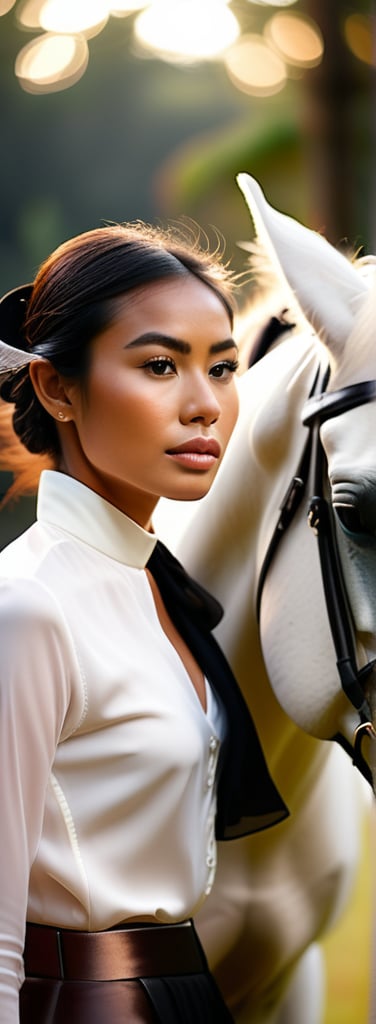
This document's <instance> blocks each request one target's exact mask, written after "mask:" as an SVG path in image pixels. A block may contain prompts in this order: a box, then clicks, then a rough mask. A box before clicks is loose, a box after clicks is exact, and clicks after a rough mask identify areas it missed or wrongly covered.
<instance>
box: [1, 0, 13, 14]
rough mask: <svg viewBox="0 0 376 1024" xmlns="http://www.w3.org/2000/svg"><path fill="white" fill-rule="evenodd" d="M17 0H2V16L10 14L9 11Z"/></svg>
mask: <svg viewBox="0 0 376 1024" xmlns="http://www.w3.org/2000/svg"><path fill="white" fill-rule="evenodd" d="M15 2H16V0H0V17H1V15H2V14H8V11H11V10H12V7H14V5H15Z"/></svg>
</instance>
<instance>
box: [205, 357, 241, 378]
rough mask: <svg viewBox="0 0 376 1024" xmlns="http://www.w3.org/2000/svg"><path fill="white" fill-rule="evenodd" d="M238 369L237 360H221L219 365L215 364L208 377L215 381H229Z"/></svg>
mask: <svg viewBox="0 0 376 1024" xmlns="http://www.w3.org/2000/svg"><path fill="white" fill-rule="evenodd" d="M238 367H239V363H238V360H237V359H223V360H222V361H221V362H220V363H216V364H215V366H212V368H211V370H210V376H211V377H214V378H215V379H216V380H229V379H230V377H231V375H232V374H233V373H235V372H236V370H237V369H238Z"/></svg>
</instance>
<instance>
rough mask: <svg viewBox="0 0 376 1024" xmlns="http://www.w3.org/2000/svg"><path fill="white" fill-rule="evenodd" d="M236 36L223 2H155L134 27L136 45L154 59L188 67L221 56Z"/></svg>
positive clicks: (234, 24) (232, 18) (236, 26)
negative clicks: (146, 50) (156, 55)
mask: <svg viewBox="0 0 376 1024" xmlns="http://www.w3.org/2000/svg"><path fill="white" fill-rule="evenodd" d="M239 32H240V26H239V23H238V21H237V19H236V18H235V15H234V14H233V13H232V11H230V10H229V8H228V7H227V0H206V2H205V3H203V2H202V0H155V2H154V3H153V4H152V5H151V6H149V7H148V8H146V10H144V11H143V12H142V14H140V15H139V16H138V18H137V19H136V23H135V35H136V38H137V40H138V42H139V43H141V44H142V46H143V47H145V48H146V49H148V50H152V51H153V53H154V55H155V52H156V51H157V53H158V56H160V57H162V58H164V59H166V60H173V61H182V62H190V63H191V62H194V61H197V60H209V59H211V58H214V57H216V56H217V55H219V54H221V53H223V51H224V50H225V49H226V48H227V47H228V46H230V45H231V44H232V43H233V42H234V40H235V39H237V37H238V35H239Z"/></svg>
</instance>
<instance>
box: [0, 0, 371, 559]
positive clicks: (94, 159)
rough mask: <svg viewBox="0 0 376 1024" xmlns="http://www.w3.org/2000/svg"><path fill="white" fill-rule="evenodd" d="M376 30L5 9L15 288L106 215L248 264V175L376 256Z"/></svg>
mask: <svg viewBox="0 0 376 1024" xmlns="http://www.w3.org/2000/svg"><path fill="white" fill-rule="evenodd" d="M374 29H375V19H374V9H373V3H372V0H275V2H274V3H273V4H271V3H268V2H265V0H149V2H148V3H145V0H0V103H1V144H0V196H1V203H0V294H3V293H5V292H6V291H8V290H9V289H10V288H13V287H15V286H16V285H19V284H22V283H24V282H26V281H29V280H31V279H32V278H33V277H34V275H35V272H36V270H37V267H38V265H39V263H40V262H41V260H43V259H44V257H45V256H46V255H47V254H48V253H49V252H50V251H51V250H52V249H53V248H55V246H57V245H58V244H59V243H60V242H62V241H63V239H65V238H68V237H70V236H71V235H74V234H76V233H79V232H80V231H84V230H86V229H88V228H92V227H96V226H98V225H99V224H101V223H104V222H106V221H108V220H110V221H111V220H115V221H119V220H120V221H122V220H133V219H137V218H141V219H144V220H151V221H155V220H161V221H162V222H163V223H164V222H166V221H168V220H171V219H176V218H180V217H182V216H185V217H190V218H193V219H195V220H196V221H198V222H199V224H200V225H201V226H202V227H203V228H204V229H206V230H207V231H208V233H209V236H211V232H212V226H213V225H214V227H215V228H216V229H217V230H218V231H219V232H220V233H221V235H222V236H223V237H224V239H225V243H226V250H225V255H226V257H227V258H228V259H230V260H231V262H232V266H233V267H234V269H235V270H242V269H245V267H246V256H245V253H244V250H242V249H241V248H240V247H239V246H238V242H239V241H242V240H247V239H249V238H250V233H251V227H250V221H249V216H248V213H247V209H246V206H245V203H244V200H243V198H242V196H241V194H240V192H239V190H238V188H237V186H236V184H235V176H236V174H237V173H239V172H240V171H248V172H250V173H251V174H253V175H254V176H255V177H256V178H258V179H259V180H260V182H261V183H262V186H263V188H264V190H265V192H266V195H267V198H268V199H269V201H270V202H271V203H272V204H273V205H275V206H276V207H278V208H279V209H281V210H283V211H284V212H286V213H290V214H291V215H292V216H294V217H297V218H298V219H300V220H302V221H303V222H304V223H305V224H307V225H309V226H310V227H313V228H315V229H317V230H319V231H322V232H323V233H324V234H325V235H326V237H327V238H328V239H329V240H330V241H331V242H332V243H333V244H334V245H338V246H340V247H343V248H344V249H346V251H348V249H349V248H350V249H351V250H356V251H358V252H360V253H362V252H370V251H371V252H376V189H375V187H374V184H373V179H374V170H375V136H376V116H375V98H376V88H375V52H376V41H375V31H374ZM249 290H250V285H249V284H248V285H247V286H245V288H244V292H243V294H244V298H245V299H248V298H249ZM241 301H242V293H240V303H241ZM7 485H8V478H7V477H4V476H3V475H1V474H0V495H1V493H4V490H5V489H6V487H7ZM33 511H34V506H33V503H32V502H30V501H28V500H26V502H25V503H24V502H21V503H18V505H16V506H13V508H12V510H8V511H5V510H4V511H3V512H2V513H1V515H0V546H2V545H3V544H4V543H6V542H7V541H8V540H9V539H11V537H12V536H13V535H14V533H15V532H18V530H19V529H20V527H21V526H22V525H23V524H24V522H25V518H26V519H28V517H29V516H30V515H31V516H32V515H33Z"/></svg>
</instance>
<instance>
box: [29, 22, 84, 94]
mask: <svg viewBox="0 0 376 1024" xmlns="http://www.w3.org/2000/svg"><path fill="white" fill-rule="evenodd" d="M88 57H89V52H88V45H87V42H86V39H85V37H84V36H73V35H60V34H59V35H54V34H53V33H46V34H45V35H43V36H39V37H38V38H37V39H32V40H31V42H30V43H27V45H26V46H24V47H23V49H22V50H20V53H19V54H18V55H17V58H16V63H15V73H16V76H17V78H18V79H19V82H20V85H21V86H22V88H23V89H24V90H25V92H31V93H41V92H57V91H60V90H61V89H67V88H68V86H71V85H74V84H75V82H77V81H78V79H79V78H81V75H83V74H84V72H85V71H86V67H87V62H88Z"/></svg>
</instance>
